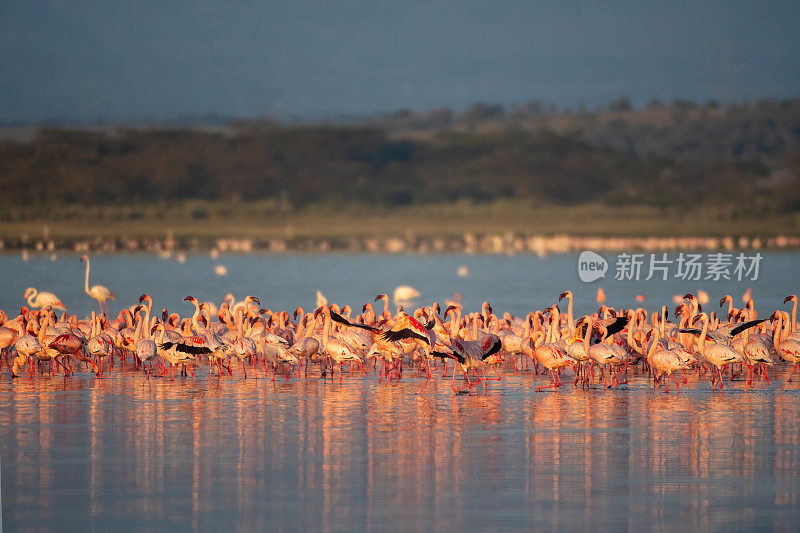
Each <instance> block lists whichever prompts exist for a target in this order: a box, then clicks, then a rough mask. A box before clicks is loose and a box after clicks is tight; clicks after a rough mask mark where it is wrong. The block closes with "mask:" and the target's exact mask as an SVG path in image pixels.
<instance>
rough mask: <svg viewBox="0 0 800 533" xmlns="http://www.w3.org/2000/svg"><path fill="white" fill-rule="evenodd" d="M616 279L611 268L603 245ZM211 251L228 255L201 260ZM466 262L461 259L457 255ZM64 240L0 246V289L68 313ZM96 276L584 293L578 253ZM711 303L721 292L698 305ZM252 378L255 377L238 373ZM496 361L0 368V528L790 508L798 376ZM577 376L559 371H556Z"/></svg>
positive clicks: (73, 276) (164, 263) (191, 287)
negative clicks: (380, 374) (23, 249)
mask: <svg viewBox="0 0 800 533" xmlns="http://www.w3.org/2000/svg"><path fill="white" fill-rule="evenodd" d="M798 258H800V254H796V253H785V254H764V259H763V262H762V271H761V276H760V279H759V280H758V281H756V282H752V283H746V284H745V283H738V282H728V283H716V284H715V283H712V282H704V283H703V282H701V283H697V282H691V283H684V282H677V283H676V282H670V283H665V282H653V281H651V282H640V283H636V282H632V281H626V282H622V281H620V282H614V281H609V280H604V281H602V282H599V284H602V286H603V287H604V288H605V290H606V293H607V294H608V298H609V301H608V303H610V304H612V305H616V306H620V305H623V306H628V305H632V304H633V302H634V300H633V297H634V295H635V294H638V293H645V294H646V295H647V296H648V302H647V305H648V307H655V306H657V305H659V304H660V303H662V301H664V303H670V304H671V295H672V294H676V293H683V292H686V291H694V290H696V289H697V288H704V289H705V290H708V291H709V293H711V296H712V298H717V299H718V298H719V295H720V293H722V292H734V293H735V294H737V299H738V294H741V292H743V290H744V289H745V288H747V287H752V288H753V292H754V295H755V297H756V298H757V301H758V302H760V306H759V308H760V309H761V310H763V311H767V310H770V309H775V308H777V307H779V306H782V305H781V303H782V301H783V297H784V296H785V295H786V294H788V293H789V292H796V291H797V287H798V276H797V269H796V268H795V265H796V264H797V260H798ZM609 260H610V261H612V263H611V264H612V271H611V276H612V277H613V257H612V256H609ZM216 263H221V264H225V265H226V266H227V268H228V275H227V276H224V277H218V276H215V275H214V274H213V271H212V269H213V266H214V264H216ZM462 265H464V266H467V267H468V268H469V269H470V274H469V275H468V276H466V277H463V278H462V277H458V276H457V275H456V270H457V269H458V267H459V266H462ZM82 266H83V265H81V264H80V263H79V262H78V258H77V257H75V256H59V258H58V259H57V261H55V262H51V261H50V260H49V258H47V257H34V258H32V259H30V260H29V261H22V260H21V259H20V258H19V257H18V256H0V271H2V272H3V274H5V275H4V276H0V298H2V302H1V303H0V307H2V308H4V309H7V310H8V309H14V308H15V307H17V306H19V305H21V304H22V303H23V301H22V298H21V296H22V292H23V291H24V289H25V287H27V286H29V285H32V286H37V287H39V288H41V289H46V290H51V291H53V292H55V293H56V294H58V295H59V296H60V297H61V298H62V299H63V300H64V301H65V303H67V305H68V307H69V308H70V309H71V310H76V311H78V312H79V313H81V314H83V313H85V312H87V311H88V310H89V309H90V308H91V307H92V303H93V301H91V300H89V298H88V296H86V295H85V294H83V292H82V290H83V288H82V284H83V268H82ZM92 270H93V272H92V280H91V283H102V284H104V285H108V286H109V287H110V288H111V289H112V290H113V291H114V292H115V293H116V294H117V301H116V302H114V303H116V304H117V306H116V308H115V307H114V305H112V310H115V309H116V310H118V309H119V308H120V307H121V305H123V304H125V305H128V304H132V303H134V302H135V301H136V299H137V298H138V295H139V294H140V293H141V292H150V293H151V294H152V295H153V297H154V300H155V305H156V306H157V307H161V306H167V307H169V308H170V310H175V311H179V312H181V313H182V314H186V313H188V312H190V311H191V307H190V306H189V305H188V303H186V302H183V301H182V299H183V297H185V296H186V295H188V294H192V295H193V296H197V297H198V298H200V299H205V298H214V299H217V300H218V299H221V297H222V296H223V295H224V294H225V293H226V292H233V293H234V294H236V295H237V296H240V297H241V296H243V295H244V294H247V293H252V294H255V295H257V296H259V297H260V298H261V301H262V304H263V305H265V306H269V307H271V308H273V309H282V308H285V309H293V307H294V306H296V305H303V304H305V307H307V308H308V307H310V306H311V305H312V304H313V301H314V292H315V291H316V290H317V289H320V290H322V291H323V292H324V293H325V294H326V295H327V296H328V298H329V300H332V301H337V302H339V303H349V304H351V305H353V306H356V305H357V306H358V307H359V308H360V306H361V303H363V302H365V301H371V300H372V299H373V298H374V296H375V294H376V293H378V292H387V291H389V292H390V291H391V289H392V288H393V287H394V286H396V285H397V284H400V283H409V284H411V285H414V286H415V287H417V288H418V289H419V290H420V291H421V292H422V293H423V297H422V298H421V302H422V303H427V302H429V301H432V300H434V299H439V300H441V299H444V298H449V297H451V296H452V294H453V293H455V292H460V293H462V294H463V295H464V302H465V303H466V304H467V307H468V308H470V307H478V306H479V304H480V302H481V301H482V300H484V299H488V300H489V301H491V302H492V304H493V305H494V307H495V311H499V312H503V311H506V310H507V311H510V312H512V313H515V314H521V313H523V312H525V311H528V310H531V309H533V308H541V307H543V306H545V305H549V304H551V303H552V302H553V301H555V300H556V299H557V297H558V293H560V292H561V291H562V290H564V289H568V288H569V289H572V290H573V291H574V292H575V293H576V298H577V301H576V307H577V309H578V312H585V311H588V310H591V309H594V308H596V304H595V303H594V293H595V291H596V288H597V286H598V283H593V284H581V282H580V281H578V278H577V269H576V256H574V255H569V256H567V255H564V256H552V257H547V258H537V257H532V256H513V257H507V256H455V255H443V256H413V255H407V256H372V255H285V256H274V255H252V256H224V257H222V258H220V259H219V260H217V261H212V260H210V259H209V258H208V257H207V256H190V257H189V258H188V259H187V261H186V263H184V264H178V263H175V262H174V261H170V260H163V259H158V258H155V257H153V256H147V255H115V256H98V257H96V258H95V261H93V263H92ZM709 307H710V308H712V309H713V308H716V305H715V304H710V305H709ZM248 374H250V373H248ZM502 374H503V380H502V381H492V382H490V383H489V391H488V392H484V390H483V388H482V385H481V387H480V388H479V389H476V390H475V391H474V392H473V394H472V395H458V396H454V395H453V393H452V391H451V390H450V387H449V383H446V382H444V381H443V380H439V381H436V380H432V381H431V383H429V385H428V388H427V389H426V391H425V393H424V394H422V395H416V394H414V393H415V392H416V391H417V390H418V388H419V387H420V386H421V384H422V381H421V380H420V378H417V377H415V375H414V374H413V372H410V373H407V374H406V375H405V376H404V379H403V381H402V382H400V383H399V384H392V385H390V384H387V383H385V382H382V383H378V382H377V377H376V374H375V373H374V372H372V373H369V374H366V375H365V376H364V377H362V379H361V380H360V381H359V382H358V384H356V383H355V377H354V376H353V377H350V376H347V375H345V381H344V384H343V385H339V383H338V380H337V381H335V382H334V383H331V382H329V381H328V382H323V381H322V380H320V379H319V378H318V377H311V375H310V376H309V379H308V380H305V379H298V378H297V377H293V378H292V380H291V381H290V382H289V383H284V382H280V381H279V382H276V383H274V384H273V383H272V382H271V381H268V380H265V379H263V374H262V377H261V378H260V379H253V378H252V375H251V374H250V375H251V377H250V379H247V380H243V379H241V374H240V373H238V372H236V373H234V375H233V376H232V377H229V376H224V377H223V378H222V379H217V378H214V379H212V380H210V381H209V380H208V379H207V373H206V370H205V369H200V370H199V372H198V379H197V380H196V381H195V382H192V381H191V380H190V379H186V378H176V380H175V382H174V383H171V382H169V381H167V380H164V379H163V378H161V379H159V378H152V379H150V380H145V379H144V377H143V376H142V375H140V374H138V373H134V372H131V371H123V372H121V371H119V369H118V368H117V369H115V371H113V372H110V373H109V374H108V375H107V376H106V377H104V378H103V379H94V378H93V377H91V376H90V375H89V374H88V373H85V372H82V373H78V374H76V375H74V376H70V377H68V378H64V377H55V378H50V377H48V376H44V377H41V378H39V377H35V378H33V379H29V378H27V377H23V378H20V379H18V380H15V381H12V380H11V379H10V378H9V374H8V372H5V371H4V372H3V374H2V377H0V462H1V465H2V469H1V470H0V475H1V476H2V484H1V485H0V486H1V488H2V505H3V515H2V518H3V525H4V526H5V527H6V528H7V529H8V530H9V531H16V530H28V529H30V530H40V529H42V530H44V529H59V530H60V529H69V530H81V531H83V530H108V529H111V528H113V529H115V530H120V531H123V530H131V531H139V530H142V529H143V528H148V529H166V528H172V529H175V528H178V529H183V528H186V527H192V528H196V529H204V530H214V531H218V530H222V529H226V530H253V529H267V528H269V529H275V530H284V529H288V530H296V529H301V528H302V529H312V530H317V529H321V530H335V531H350V530H364V529H404V530H406V529H414V530H429V529H437V530H448V531H449V530H454V529H470V530H472V529H509V528H520V529H522V528H524V529H532V528H542V529H544V528H547V529H556V528H558V529H591V530H617V529H623V528H624V529H634V530H650V529H678V528H690V529H715V530H730V529H752V528H769V529H779V530H781V529H784V530H796V524H797V523H798V522H799V521H800V416H798V409H797V405H798V402H799V401H800V385H797V384H795V383H790V384H787V383H785V380H786V376H787V374H788V368H786V366H785V365H779V366H778V367H776V368H775V370H774V371H772V374H773V375H772V378H773V380H772V382H771V383H770V385H766V384H764V383H763V382H761V381H758V382H757V383H756V390H754V391H751V392H749V393H744V392H743V386H742V383H741V382H733V383H731V384H730V386H729V387H726V389H725V391H724V392H722V393H720V392H718V391H717V392H714V393H712V392H711V390H710V385H709V383H708V381H707V376H705V377H702V378H699V377H698V376H697V375H696V374H694V373H693V374H691V375H690V376H689V383H687V384H686V385H683V386H682V387H681V392H680V395H675V394H674V393H673V394H670V395H666V394H664V392H663V391H660V390H654V389H652V387H651V385H650V383H649V381H648V378H647V377H646V376H645V375H640V374H637V373H636V372H635V371H633V372H632V373H631V375H630V382H629V384H627V385H623V386H621V387H620V388H619V389H617V390H602V389H600V388H592V389H589V390H579V389H575V388H574V387H573V386H572V384H571V380H565V382H566V384H565V386H564V387H562V388H561V389H560V390H559V391H558V392H556V393H553V392H550V391H546V392H541V393H535V392H534V391H535V388H536V387H537V386H539V385H542V384H544V383H545V382H546V381H545V377H544V376H537V375H534V374H533V373H531V372H526V373H522V374H519V375H514V374H513V373H512V372H511V370H510V369H508V370H506V371H505V372H502ZM570 375H571V373H570Z"/></svg>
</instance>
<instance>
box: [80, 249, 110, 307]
mask: <svg viewBox="0 0 800 533" xmlns="http://www.w3.org/2000/svg"><path fill="white" fill-rule="evenodd" d="M81 261H86V279H85V281H84V288H83V290H84V291H85V292H86V294H88V295H89V296H91V297H92V298H94V299H95V300H97V303H98V304H100V312H101V313H103V312H105V313H106V316H109V315H110V314H111V312H110V311H109V310H108V300H116V299H117V298H116V296H114V293H113V292H111V291H110V290H109V288H108V287H105V286H103V285H93V286H92V288H91V289H90V288H89V268H90V264H89V257H88V256H86V255H84V256H81ZM104 303H105V304H106V309H105V311H103V304H104Z"/></svg>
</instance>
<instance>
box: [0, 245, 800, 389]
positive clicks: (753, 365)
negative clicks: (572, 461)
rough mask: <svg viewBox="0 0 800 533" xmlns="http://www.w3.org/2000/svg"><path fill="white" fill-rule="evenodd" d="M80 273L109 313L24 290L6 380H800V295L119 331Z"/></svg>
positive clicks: (119, 320)
mask: <svg viewBox="0 0 800 533" xmlns="http://www.w3.org/2000/svg"><path fill="white" fill-rule="evenodd" d="M81 261H86V278H85V292H86V293H87V294H88V295H89V296H90V297H92V298H94V299H96V300H97V301H98V304H99V312H94V311H93V312H92V313H91V316H89V317H86V318H84V319H79V318H78V317H77V316H76V315H70V314H69V313H68V312H67V310H66V308H65V306H64V304H63V303H62V302H61V301H60V300H59V299H58V298H57V297H56V296H55V295H53V294H52V293H46V292H38V291H37V290H36V289H34V288H29V289H27V290H26V291H25V295H24V297H25V298H26V300H27V303H28V305H29V306H30V308H29V307H22V308H21V309H20V312H19V314H18V315H17V316H15V317H13V318H11V317H9V316H8V315H7V314H6V313H5V312H4V311H2V310H0V355H2V358H3V361H2V362H0V372H2V364H3V363H4V364H5V367H6V369H7V370H9V371H10V372H11V374H12V376H13V377H14V378H17V377H18V376H20V375H21V374H23V373H27V375H28V376H29V377H30V378H33V376H34V375H35V374H37V372H38V374H39V375H43V374H44V373H45V372H47V373H48V374H50V375H55V374H56V372H60V371H61V370H63V373H64V376H69V375H71V374H72V373H74V372H75V371H76V370H81V369H82V370H88V369H91V371H93V372H94V375H95V376H97V377H102V376H103V371H104V368H103V367H104V365H107V366H110V367H114V366H115V365H117V364H118V365H119V367H120V368H121V369H123V370H129V371H141V372H144V373H145V375H146V377H147V379H148V380H149V379H150V377H151V375H152V376H155V377H163V378H165V379H169V380H170V381H174V379H175V376H174V374H175V371H176V370H179V372H180V376H182V377H188V375H189V374H191V376H192V380H194V377H195V369H196V367H197V366H198V365H200V364H205V363H206V362H207V364H208V379H212V377H216V378H217V379H223V378H224V377H225V376H229V375H232V374H233V372H234V370H236V369H237V368H238V364H240V365H241V370H242V375H243V377H244V378H247V377H248V368H249V369H250V372H251V376H252V375H255V376H256V377H258V375H259V373H260V372H262V371H263V373H264V375H265V376H266V377H267V378H269V376H270V373H271V374H272V381H273V382H274V381H275V378H276V376H277V375H278V374H279V373H281V374H283V375H284V377H285V379H286V380H287V381H288V380H289V379H290V376H291V375H292V374H294V373H295V372H296V374H297V377H298V379H300V378H301V376H302V378H304V379H308V373H309V369H310V368H313V371H318V372H319V376H320V377H321V378H323V379H324V378H328V377H330V378H331V379H334V376H335V374H336V372H337V370H338V374H339V381H340V383H341V382H342V381H343V378H344V375H343V374H344V372H343V370H344V367H345V365H346V366H347V369H348V371H349V372H350V373H351V374H352V373H353V371H354V369H357V370H358V371H359V373H358V376H357V377H356V383H357V382H358V380H359V379H360V378H361V377H362V375H363V374H364V372H365V371H366V370H368V369H369V370H371V371H374V370H377V378H378V381H382V380H386V381H389V382H394V381H397V380H401V379H402V378H403V371H404V368H407V369H412V368H413V369H414V372H416V374H417V375H418V376H420V377H424V378H425V382H424V384H423V385H422V388H421V389H420V390H419V393H420V394H421V393H423V392H424V390H425V388H426V386H427V384H428V382H429V381H430V380H431V378H432V377H433V376H437V377H438V376H439V372H441V377H442V378H443V379H447V378H448V377H449V378H450V386H451V388H452V390H453V392H454V393H461V392H467V393H469V392H471V391H472V389H473V387H475V386H476V385H479V384H480V383H481V382H482V383H483V384H484V388H485V390H488V381H489V380H500V379H502V378H501V373H500V372H499V371H498V368H503V367H504V368H505V371H509V370H510V371H513V372H514V373H518V372H534V373H536V374H539V373H540V370H542V371H544V370H546V371H547V373H548V375H549V383H545V384H542V385H541V386H539V387H538V388H537V389H536V390H537V392H538V391H540V390H542V389H545V388H552V389H554V390H556V389H558V387H560V386H561V385H562V378H564V377H565V376H566V373H567V369H572V371H573V373H574V376H573V382H574V385H575V386H577V387H590V386H593V384H595V383H602V385H603V387H608V388H611V387H616V386H618V385H619V384H621V383H625V382H627V379H626V376H627V373H628V371H629V370H631V371H633V370H634V369H636V370H638V371H639V372H648V373H650V374H651V375H652V377H653V386H654V387H656V386H663V387H664V390H665V392H669V387H670V379H672V381H673V382H674V383H675V388H676V390H677V392H678V393H679V392H680V381H679V379H678V377H677V376H676V373H682V380H681V381H682V382H683V383H686V382H687V378H686V373H687V372H691V371H694V372H697V373H698V375H700V376H703V375H705V374H708V375H709V377H710V382H711V389H712V390H714V389H716V388H719V390H720V391H721V390H722V389H723V388H724V387H725V385H724V374H725V372H726V371H728V372H729V373H730V376H731V377H730V379H731V380H732V379H733V378H734V376H736V375H738V376H740V377H741V379H740V381H742V382H743V383H744V389H745V391H747V390H749V389H750V388H752V387H753V386H754V385H753V380H754V379H761V380H763V381H765V382H766V383H767V384H768V383H769V373H770V367H772V366H773V365H774V364H776V363H780V362H781V361H785V362H787V363H789V364H791V365H792V367H791V370H790V372H789V378H788V381H791V379H792V374H793V373H794V370H795V369H798V370H800V334H798V332H797V302H798V298H797V296H796V295H790V296H787V297H786V298H785V300H784V302H783V303H784V304H786V303H788V302H792V303H793V307H792V308H791V313H789V311H787V310H784V309H778V310H776V311H774V312H773V313H771V314H770V315H769V316H767V317H765V318H758V316H757V313H756V309H755V304H754V302H753V300H752V298H748V299H747V301H746V303H745V305H744V307H742V308H741V309H737V308H735V307H734V303H733V298H732V297H731V296H730V295H727V296H725V297H724V298H722V300H721V301H720V308H721V309H720V312H719V313H718V312H716V311H711V312H710V313H708V312H703V311H702V308H701V305H700V303H699V301H698V299H697V297H696V296H694V295H693V294H686V295H685V296H684V298H683V301H682V302H680V303H679V304H678V305H677V307H675V309H674V317H675V319H676V320H673V321H670V320H669V310H668V309H667V306H662V307H661V309H660V310H657V311H655V312H652V313H649V312H648V311H647V310H646V309H644V308H637V309H614V308H612V307H609V306H606V305H602V306H601V307H600V309H599V310H598V311H597V312H596V313H592V314H589V315H586V316H583V317H580V318H579V319H577V320H575V318H574V317H573V312H572V311H573V295H572V292H570V291H566V292H564V293H562V294H561V295H560V297H559V301H562V300H564V299H566V300H567V312H566V313H562V312H561V310H560V308H559V306H558V304H557V303H554V304H553V305H552V306H551V307H549V308H547V309H544V310H537V311H532V312H530V313H528V314H527V315H526V316H524V317H515V316H511V315H510V314H508V313H505V314H504V315H503V316H502V317H499V316H497V315H495V314H494V313H493V312H492V308H491V305H490V304H489V303H488V302H484V303H483V306H482V308H481V311H480V312H476V313H470V314H467V315H462V308H461V306H460V305H459V304H455V305H450V306H448V307H447V308H446V309H445V311H444V313H442V312H441V308H440V306H439V304H438V303H433V304H432V305H430V306H426V307H420V308H417V309H415V310H414V311H413V312H412V313H411V314H407V313H406V312H405V310H404V309H403V307H402V306H400V305H398V306H397V309H396V312H395V313H392V312H391V310H390V305H389V297H388V296H387V295H386V294H380V295H378V296H377V297H376V298H375V301H376V302H377V301H380V300H382V301H383V312H382V313H377V312H376V311H375V309H374V308H373V305H372V303H366V304H364V306H363V307H362V309H361V313H360V314H358V313H354V312H353V310H352V309H351V308H350V307H349V306H343V307H339V306H338V305H336V304H331V305H327V302H323V305H320V306H319V307H317V308H316V309H315V310H314V311H313V312H305V311H304V310H303V308H301V307H298V308H296V309H295V310H294V312H293V314H292V315H291V316H290V315H289V313H288V312H286V311H272V310H270V309H264V308H262V307H261V303H260V301H259V299H258V298H256V297H254V296H247V297H246V298H245V299H244V300H242V301H240V302H236V301H235V300H234V297H233V296H232V295H230V294H229V295H228V296H227V297H226V298H225V300H224V301H223V302H221V303H220V304H219V305H217V304H215V303H213V302H200V301H198V300H197V299H196V298H194V297H191V296H187V297H186V298H185V300H186V301H187V302H189V304H190V305H191V306H192V307H193V308H194V312H193V313H192V314H191V316H186V317H181V315H180V314H178V313H174V312H173V313H169V312H168V311H167V309H162V311H161V313H160V314H159V316H156V314H154V313H153V300H152V298H151V297H150V296H149V295H147V294H142V295H141V297H140V298H139V302H138V303H137V304H135V305H132V306H131V307H129V308H126V309H123V310H122V311H121V312H120V313H119V315H118V316H117V317H116V318H114V319H112V318H111V317H110V316H109V315H110V314H109V309H108V303H107V300H109V299H114V294H113V293H112V292H111V291H110V290H108V289H107V288H106V287H103V286H101V285H95V286H93V287H91V288H90V287H89V269H90V263H89V259H88V258H87V257H86V256H84V257H82V258H81ZM726 304H727V307H725V306H726ZM57 311H60V312H61V315H60V316H58V314H57ZM451 360H452V361H453V364H452V366H451V367H450V368H449V369H448V363H449V362H450V361H451ZM48 365H49V368H48ZM459 369H460V375H461V377H460V380H459V383H458V385H457V384H456V381H455V378H456V376H457V375H458V374H459ZM597 370H599V376H598V377H597V378H596V377H595V373H596V371H597ZM448 371H449V373H450V375H449V376H448ZM487 371H489V373H490V376H491V377H489V376H487V374H486V373H487ZM737 372H738V374H737ZM464 383H466V389H464V388H463V387H464V385H463V384H464Z"/></svg>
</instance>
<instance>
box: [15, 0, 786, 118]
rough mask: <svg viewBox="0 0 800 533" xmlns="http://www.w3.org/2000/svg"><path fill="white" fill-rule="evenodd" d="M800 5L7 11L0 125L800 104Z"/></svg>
mask: <svg viewBox="0 0 800 533" xmlns="http://www.w3.org/2000/svg"><path fill="white" fill-rule="evenodd" d="M799 20H800V2H797V1H769V0H766V1H760V2H756V1H753V2H742V1H734V0H725V1H714V2H698V1H686V2H684V1H663V2H658V3H651V2H646V1H640V2H636V1H625V2H621V1H617V0H604V1H602V2H572V1H557V0H555V1H549V2H542V1H528V2H523V1H517V2H503V1H498V0H491V1H487V0H482V1H455V0H444V1H435V0H425V1H416V0H405V1H400V2H396V3H394V2H392V3H390V2H381V1H380V0H367V1H363V2H362V1H337V0H307V1H291V0H289V1H282V2H271V1H269V0H265V1H261V2H235V1H226V2H222V1H220V2H208V1H204V0H187V1H169V0H158V1H142V0H137V1H128V2H118V1H114V0H98V1H89V2H81V1H66V0H65V1H34V0H29V1H25V0H3V1H2V2H0V68H2V70H1V71H0V72H2V74H0V121H20V120H21V121H35V120H41V119H49V118H66V119H73V118H77V119H83V120H93V119H95V118H103V119H126V118H133V119H143V118H148V117H149V118H170V117H176V116H178V115H181V114H192V115H199V114H205V113H218V114H221V115H233V116H257V115H264V114H281V115H283V116H286V115H299V116H303V117H319V116H334V115H338V114H353V113H355V114H361V113H369V112H374V111H391V110H396V109H400V108H412V109H417V110H424V109H428V108H432V107H438V106H450V107H453V108H456V109H461V108H464V107H466V106H468V105H469V104H471V103H474V102H476V101H479V100H482V101H487V102H492V103H503V104H508V103H512V102H524V101H527V100H531V99H534V98H538V99H542V100H544V101H547V102H555V103H557V104H559V106H564V105H569V106H576V105H578V104H579V103H582V102H583V103H586V104H588V105H590V106H591V105H596V104H598V103H604V102H607V101H608V100H609V99H611V98H615V97H619V96H628V97H630V98H631V99H632V100H633V101H634V103H637V104H641V103H644V102H646V101H647V100H649V99H650V98H653V97H658V98H661V99H671V98H677V97H680V98H691V99H699V100H707V99H719V100H729V99H743V98H749V99H754V98H760V97H765V96H770V97H778V98H783V97H796V96H800V60H799V59H798V57H799V52H800V46H798V45H800V37H799V36H800V26H798V21H799Z"/></svg>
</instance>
